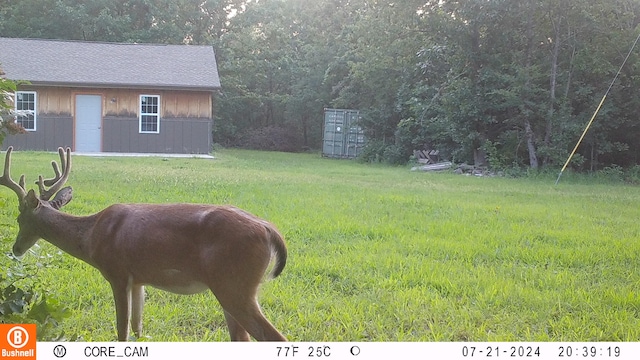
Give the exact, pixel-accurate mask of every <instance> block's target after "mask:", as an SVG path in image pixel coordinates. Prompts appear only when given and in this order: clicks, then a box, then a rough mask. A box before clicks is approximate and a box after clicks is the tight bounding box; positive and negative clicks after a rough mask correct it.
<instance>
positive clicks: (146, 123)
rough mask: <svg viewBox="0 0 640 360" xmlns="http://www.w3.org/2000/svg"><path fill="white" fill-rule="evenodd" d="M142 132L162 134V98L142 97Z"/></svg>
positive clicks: (154, 96) (153, 96) (155, 96)
mask: <svg viewBox="0 0 640 360" xmlns="http://www.w3.org/2000/svg"><path fill="white" fill-rule="evenodd" d="M140 132H141V133H151V134H158V133H160V96H158V95H140Z"/></svg>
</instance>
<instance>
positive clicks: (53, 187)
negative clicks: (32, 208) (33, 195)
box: [36, 147, 71, 200]
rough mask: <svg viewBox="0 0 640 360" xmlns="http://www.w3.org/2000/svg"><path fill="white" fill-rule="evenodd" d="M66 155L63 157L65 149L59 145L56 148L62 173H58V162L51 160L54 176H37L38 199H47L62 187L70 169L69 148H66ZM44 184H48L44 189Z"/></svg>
mask: <svg viewBox="0 0 640 360" xmlns="http://www.w3.org/2000/svg"><path fill="white" fill-rule="evenodd" d="M66 153H67V156H66V159H65V156H64V155H65V151H64V150H63V149H62V148H61V147H60V148H58V154H59V155H60V164H61V166H62V174H61V173H60V169H59V168H58V164H57V163H56V162H55V161H52V162H51V166H53V172H55V174H56V176H54V177H53V178H52V179H47V180H44V179H43V178H42V175H40V176H38V181H36V184H38V189H39V190H40V199H41V200H49V199H51V197H52V196H53V195H54V194H55V193H57V192H58V190H60V188H62V185H64V183H65V182H66V181H67V178H68V177H69V172H70V171H71V148H67V151H66ZM45 186H50V187H49V189H45Z"/></svg>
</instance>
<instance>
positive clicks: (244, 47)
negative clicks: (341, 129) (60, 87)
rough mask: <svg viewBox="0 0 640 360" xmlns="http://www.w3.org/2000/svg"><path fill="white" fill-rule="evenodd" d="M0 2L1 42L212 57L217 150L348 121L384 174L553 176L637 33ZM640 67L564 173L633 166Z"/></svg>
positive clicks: (463, 6)
mask: <svg viewBox="0 0 640 360" xmlns="http://www.w3.org/2000/svg"><path fill="white" fill-rule="evenodd" d="M36 2H37V3H38V4H36ZM41 3H42V4H41ZM0 5H1V6H0V19H2V21H0V36H11V37H55V38H64V39H82V40H95V41H130V42H159V43H186V44H211V45H213V46H215V49H216V53H217V57H218V66H219V71H220V75H221V83H222V87H223V89H222V92H221V94H220V95H219V96H218V98H217V102H216V119H215V133H214V139H215V141H216V142H217V143H220V144H223V145H225V146H239V145H242V138H243V135H245V134H248V133H252V132H257V131H259V130H258V129H260V128H271V127H283V126H287V127H289V126H293V127H292V129H294V131H293V132H291V134H292V135H295V137H296V142H297V143H300V144H302V146H301V148H319V147H320V146H321V141H322V133H323V131H322V125H323V124H322V122H323V117H322V109H323V108H325V107H332V108H350V109H358V110H360V112H361V114H362V124H361V125H362V126H363V127H364V130H365V133H366V135H367V138H368V139H370V140H371V141H373V142H374V143H373V145H372V146H371V147H372V151H371V152H369V153H371V154H373V153H375V154H376V156H378V157H380V159H379V160H381V161H385V162H391V163H404V162H406V161H407V160H408V159H409V158H410V156H411V153H412V151H413V150H414V149H437V150H439V151H440V153H441V154H443V155H446V156H447V159H448V160H453V161H456V162H467V163H476V164H481V165H482V164H484V165H487V164H488V165H491V166H494V167H495V166H501V167H504V166H506V167H516V168H524V167H529V168H532V169H536V168H538V167H551V168H558V167H559V166H561V165H562V164H563V163H564V161H565V160H566V158H567V156H568V154H569V152H570V151H571V149H572V148H573V146H574V145H575V142H576V141H577V139H578V137H579V135H580V133H581V132H582V130H583V129H584V126H585V125H586V123H587V122H588V120H589V118H590V117H591V115H592V114H593V111H594V110H595V108H596V107H597V104H598V102H599V101H600V99H601V97H602V95H603V94H604V92H605V91H606V89H607V86H608V85H609V83H610V82H611V80H612V79H613V75H614V74H615V72H616V71H617V69H618V67H619V66H620V64H621V63H622V60H623V59H624V55H625V54H626V53H627V51H628V49H629V46H630V45H631V44H632V43H633V40H634V39H635V38H636V36H637V34H638V29H639V27H638V25H639V24H640V20H639V19H640V3H639V2H638V1H634V0H611V1H604V0H597V1H587V0H574V1H557V0H542V1H535V0H481V1H480V0H467V1H448V0H446V1H428V2H425V1H415V0H409V1H403V2H386V3H385V2H377V1H373V2H371V1H365V0H350V1H345V0H321V1H313V2H310V1H308V0H260V1H250V2H246V1H238V0H206V1H200V0H178V1H175V0H160V1H140V0H123V1H117V2H114V1H106V0H84V1H78V0H59V1H45V2H41V1H39V0H24V1H20V2H7V1H4V2H2V1H0ZM33 8H38V9H39V11H38V12H37V13H33V11H31V9H33ZM639 64H640V56H639V55H638V49H636V50H635V51H634V52H633V53H632V54H631V56H630V58H629V61H628V62H627V65H626V66H625V67H624V68H623V71H622V73H621V74H620V77H619V79H618V81H617V82H616V83H615V84H614V86H613V88H612V91H611V93H610V94H609V96H608V97H607V100H606V102H605V103H604V106H603V108H602V109H601V111H600V114H599V115H598V117H597V119H596V121H595V122H594V124H593V126H592V129H591V130H590V131H589V133H588V134H587V137H586V138H585V139H584V142H583V145H582V146H580V148H579V149H578V154H577V155H578V156H580V157H581V159H582V160H583V161H581V162H576V163H572V168H573V169H574V170H577V171H589V172H597V171H598V170H601V169H604V168H606V167H610V166H612V165H613V164H617V165H619V166H621V167H623V168H630V167H633V166H634V165H637V164H638V162H639V161H640V145H639V144H638V142H637V141H636V139H637V138H638V137H639V136H640V127H639V126H638V124H637V121H635V119H636V112H637V109H638V107H639V106H640V98H638V97H637V96H635V95H634V94H635V93H636V92H637V91H636V89H638V88H639V87H640V77H638V76H637V75H636V73H637V70H638V68H639V66H640V65H639ZM267 132H269V131H268V130H265V133H267ZM274 136H277V134H275V133H274ZM271 141H272V142H273V139H272V140H271ZM379 144H383V147H384V149H376V151H373V148H377V147H378V145H379ZM487 144H491V146H492V148H491V151H492V154H493V155H489V154H487V152H486V150H487V149H486V145H487ZM387 148H388V149H387ZM385 154H386V155H385ZM488 156H492V158H491V157H488ZM365 160H367V159H365ZM367 161H369V160H367Z"/></svg>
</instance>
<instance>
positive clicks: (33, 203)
mask: <svg viewBox="0 0 640 360" xmlns="http://www.w3.org/2000/svg"><path fill="white" fill-rule="evenodd" d="M24 205H25V206H26V207H27V209H35V208H36V207H38V205H40V199H38V197H37V196H36V193H35V192H34V191H33V189H31V190H29V192H28V193H27V196H25V197H24Z"/></svg>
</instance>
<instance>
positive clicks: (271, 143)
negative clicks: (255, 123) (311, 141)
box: [238, 125, 302, 152]
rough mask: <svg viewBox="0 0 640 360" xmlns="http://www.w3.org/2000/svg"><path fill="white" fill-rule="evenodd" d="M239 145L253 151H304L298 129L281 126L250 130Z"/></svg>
mask: <svg viewBox="0 0 640 360" xmlns="http://www.w3.org/2000/svg"><path fill="white" fill-rule="evenodd" d="M238 145H239V146H240V147H242V148H245V149H251V150H268V151H284V152H298V151H300V150H301V149H302V141H301V140H300V138H299V136H298V131H297V129H296V128H295V127H291V126H281V125H271V126H266V127H262V128H259V129H253V130H249V131H247V132H246V133H244V135H243V136H242V137H241V138H240V141H239V144H238Z"/></svg>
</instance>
